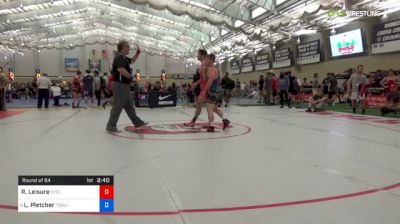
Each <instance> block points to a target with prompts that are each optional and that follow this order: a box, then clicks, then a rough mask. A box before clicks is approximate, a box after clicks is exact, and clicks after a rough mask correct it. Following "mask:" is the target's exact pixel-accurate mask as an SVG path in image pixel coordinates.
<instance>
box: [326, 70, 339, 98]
mask: <svg viewBox="0 0 400 224" xmlns="http://www.w3.org/2000/svg"><path fill="white" fill-rule="evenodd" d="M337 92H338V82H337V79H336V77H335V74H333V73H330V74H329V93H328V99H329V102H330V103H331V104H332V105H333V106H335V104H336V94H337Z"/></svg>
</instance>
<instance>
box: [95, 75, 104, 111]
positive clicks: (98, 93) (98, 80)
mask: <svg viewBox="0 0 400 224" xmlns="http://www.w3.org/2000/svg"><path fill="white" fill-rule="evenodd" d="M101 79H102V78H101V77H100V76H99V72H98V71H94V78H93V86H94V95H95V96H96V99H97V106H98V107H99V106H100V104H101V91H102V90H101Z"/></svg>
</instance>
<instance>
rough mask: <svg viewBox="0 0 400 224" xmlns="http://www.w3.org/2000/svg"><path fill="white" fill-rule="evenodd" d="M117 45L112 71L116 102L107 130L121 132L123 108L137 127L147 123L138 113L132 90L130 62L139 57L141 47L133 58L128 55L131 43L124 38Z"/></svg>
mask: <svg viewBox="0 0 400 224" xmlns="http://www.w3.org/2000/svg"><path fill="white" fill-rule="evenodd" d="M117 47H118V53H117V54H116V55H115V58H114V62H113V66H112V71H111V72H112V76H113V82H112V91H113V95H114V103H113V106H112V109H111V112H110V118H109V119H108V123H107V128H106V130H107V131H108V132H120V131H119V130H118V129H117V122H118V118H119V115H120V114H121V111H122V109H124V110H125V112H126V114H127V115H128V117H129V118H130V119H131V121H132V123H133V124H134V125H135V128H140V127H143V126H145V125H146V124H147V123H146V122H144V121H142V120H141V119H140V118H139V117H138V116H137V115H136V111H135V108H134V106H133V100H132V95H131V91H130V84H131V82H132V69H131V67H130V64H132V63H134V62H135V61H136V60H137V59H138V57H139V55H140V48H138V49H137V50H136V54H135V56H133V58H128V57H127V55H128V54H129V50H130V47H129V43H128V42H127V41H124V40H122V41H119V42H118V45H117Z"/></svg>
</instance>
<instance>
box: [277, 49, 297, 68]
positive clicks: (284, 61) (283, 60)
mask: <svg viewBox="0 0 400 224" xmlns="http://www.w3.org/2000/svg"><path fill="white" fill-rule="evenodd" d="M273 55H274V61H273V63H272V68H284V67H290V66H291V65H292V60H291V57H290V48H289V47H288V48H284V49H281V50H277V51H274V53H273Z"/></svg>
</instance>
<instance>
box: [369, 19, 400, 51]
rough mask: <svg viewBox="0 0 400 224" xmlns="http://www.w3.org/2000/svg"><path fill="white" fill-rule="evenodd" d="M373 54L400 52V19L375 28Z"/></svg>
mask: <svg viewBox="0 0 400 224" xmlns="http://www.w3.org/2000/svg"><path fill="white" fill-rule="evenodd" d="M373 34H374V41H373V42H374V43H373V44H372V54H380V53H387V52H394V51H400V19H399V20H394V21H391V22H387V23H381V24H377V25H375V26H374V28H373Z"/></svg>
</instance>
